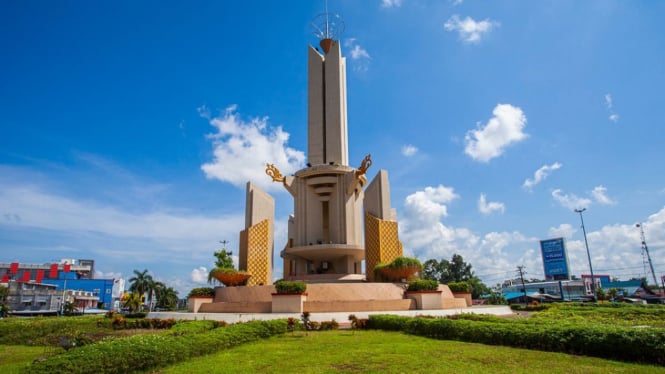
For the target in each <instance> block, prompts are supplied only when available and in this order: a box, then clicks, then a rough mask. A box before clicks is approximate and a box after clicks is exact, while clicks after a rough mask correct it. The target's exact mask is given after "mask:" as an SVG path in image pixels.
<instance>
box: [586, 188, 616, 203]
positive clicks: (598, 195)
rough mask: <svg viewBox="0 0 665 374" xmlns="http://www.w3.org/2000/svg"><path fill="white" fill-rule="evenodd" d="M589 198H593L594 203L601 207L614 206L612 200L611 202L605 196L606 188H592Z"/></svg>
mask: <svg viewBox="0 0 665 374" xmlns="http://www.w3.org/2000/svg"><path fill="white" fill-rule="evenodd" d="M591 196H593V198H594V199H596V201H597V202H598V203H599V204H602V205H613V204H616V202H615V201H614V200H612V199H611V198H609V197H608V196H607V188H605V187H604V186H596V187H594V189H593V191H591Z"/></svg>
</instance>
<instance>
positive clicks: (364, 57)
mask: <svg viewBox="0 0 665 374" xmlns="http://www.w3.org/2000/svg"><path fill="white" fill-rule="evenodd" d="M344 46H345V47H347V48H349V56H350V57H351V62H352V65H351V68H352V69H353V71H357V72H364V71H367V69H368V68H369V61H370V60H371V59H372V58H371V57H370V55H369V52H367V50H366V49H365V48H363V47H361V46H360V45H359V44H358V43H356V39H355V38H348V39H346V40H345V41H344Z"/></svg>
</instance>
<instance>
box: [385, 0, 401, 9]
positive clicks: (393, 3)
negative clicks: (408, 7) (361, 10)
mask: <svg viewBox="0 0 665 374" xmlns="http://www.w3.org/2000/svg"><path fill="white" fill-rule="evenodd" d="M400 6H402V0H381V7H382V8H399V7H400Z"/></svg>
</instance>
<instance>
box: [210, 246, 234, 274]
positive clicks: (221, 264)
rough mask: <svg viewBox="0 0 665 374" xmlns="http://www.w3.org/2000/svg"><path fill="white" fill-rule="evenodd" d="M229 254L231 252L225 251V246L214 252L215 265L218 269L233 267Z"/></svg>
mask: <svg viewBox="0 0 665 374" xmlns="http://www.w3.org/2000/svg"><path fill="white" fill-rule="evenodd" d="M231 254H232V252H230V251H227V250H226V249H225V248H222V249H221V250H219V251H217V252H215V253H214V255H215V258H216V260H215V267H217V268H220V269H233V258H232V257H231Z"/></svg>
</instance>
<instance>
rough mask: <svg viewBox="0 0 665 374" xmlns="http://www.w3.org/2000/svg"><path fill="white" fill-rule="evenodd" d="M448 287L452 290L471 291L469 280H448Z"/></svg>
mask: <svg viewBox="0 0 665 374" xmlns="http://www.w3.org/2000/svg"><path fill="white" fill-rule="evenodd" d="M448 288H450V291H452V292H471V285H470V284H469V282H450V283H448Z"/></svg>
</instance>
